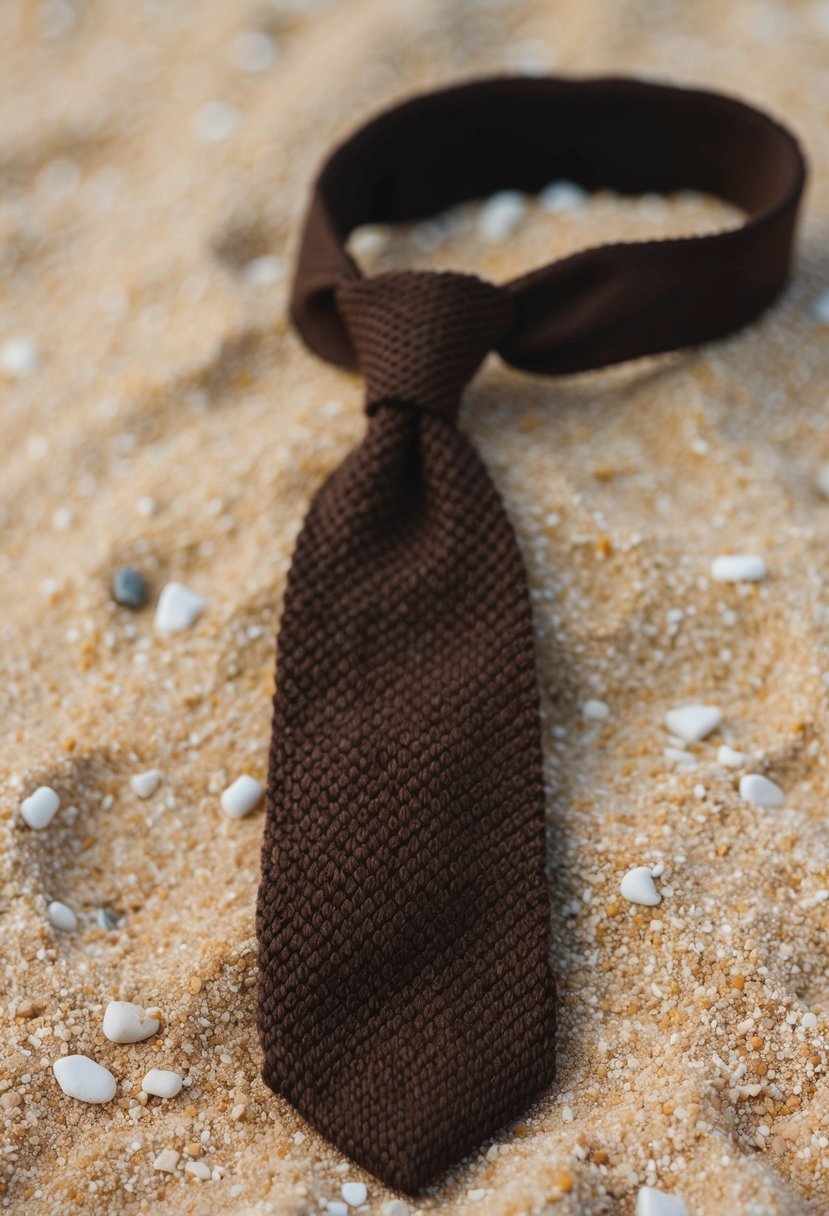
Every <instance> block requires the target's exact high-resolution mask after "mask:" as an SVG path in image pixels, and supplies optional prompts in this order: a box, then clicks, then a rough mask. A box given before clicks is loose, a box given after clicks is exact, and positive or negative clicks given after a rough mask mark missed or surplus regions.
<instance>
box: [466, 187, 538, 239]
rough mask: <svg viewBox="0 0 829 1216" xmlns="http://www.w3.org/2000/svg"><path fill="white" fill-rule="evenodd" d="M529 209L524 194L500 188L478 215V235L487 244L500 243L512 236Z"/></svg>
mask: <svg viewBox="0 0 829 1216" xmlns="http://www.w3.org/2000/svg"><path fill="white" fill-rule="evenodd" d="M526 210H527V203H526V200H525V198H524V195H523V194H520V193H519V192H518V191H517V190H500V191H499V192H498V193H497V194H493V195H492V196H491V198H488V199H487V200H486V202H485V203H484V204H483V206H482V207H481V210H480V214H479V216H478V236H479V237H480V239H481V240H482V241H483V242H484V243H485V244H486V245H500V244H502V243H503V242H504V241H505V240H506V239H507V237H509V236H511V235H512V233H513V232H514V231H515V229H516V228H517V227H518V225H519V224H520V223H521V220H522V219H523V218H524V213H525V212H526Z"/></svg>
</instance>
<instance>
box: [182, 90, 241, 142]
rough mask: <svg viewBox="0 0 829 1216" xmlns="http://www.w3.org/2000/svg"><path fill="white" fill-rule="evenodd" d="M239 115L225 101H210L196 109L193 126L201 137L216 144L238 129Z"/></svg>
mask: <svg viewBox="0 0 829 1216" xmlns="http://www.w3.org/2000/svg"><path fill="white" fill-rule="evenodd" d="M238 122H239V115H238V113H237V112H236V110H234V108H233V106H229V105H228V104H227V103H226V102H224V101H208V102H207V104H206V105H203V106H202V107H201V109H199V110H197V111H196V114H195V116H194V118H193V127H194V128H195V131H196V134H197V135H198V137H199V139H203V140H204V142H205V143H208V144H215V143H220V142H221V140H223V139H227V138H228V137H229V136H230V135H232V134H233V132H234V131H235V130H236V127H237V124H238Z"/></svg>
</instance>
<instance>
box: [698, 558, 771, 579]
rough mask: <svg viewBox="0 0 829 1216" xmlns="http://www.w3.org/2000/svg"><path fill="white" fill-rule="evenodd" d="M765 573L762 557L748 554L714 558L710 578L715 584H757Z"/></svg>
mask: <svg viewBox="0 0 829 1216" xmlns="http://www.w3.org/2000/svg"><path fill="white" fill-rule="evenodd" d="M767 573H768V571H767V569H766V563H765V562H764V561H763V559H762V557H755V556H754V555H753V554H750V553H731V554H728V555H726V556H724V557H715V558H714V560H713V562H712V563H711V577H712V578H713V579H714V581H715V582H717V583H759V582H762V580H763V579H764V578H765V577H766V574H767Z"/></svg>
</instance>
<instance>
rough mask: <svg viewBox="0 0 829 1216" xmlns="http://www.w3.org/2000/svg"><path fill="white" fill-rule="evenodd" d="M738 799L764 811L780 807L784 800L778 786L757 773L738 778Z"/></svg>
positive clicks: (783, 795) (784, 797)
mask: <svg viewBox="0 0 829 1216" xmlns="http://www.w3.org/2000/svg"><path fill="white" fill-rule="evenodd" d="M740 797H741V798H742V800H743V802H750V803H751V805H752V806H759V807H763V808H765V809H770V808H773V807H778V806H782V805H783V803H784V802H785V799H786V796H785V794H784V793H783V791H782V790H781V788H780V786H779V785H777V784H776V783H775V782H774V781H769V779H768V777H762V776H761V775H760V774H759V773H746V775H745V777H741V778H740Z"/></svg>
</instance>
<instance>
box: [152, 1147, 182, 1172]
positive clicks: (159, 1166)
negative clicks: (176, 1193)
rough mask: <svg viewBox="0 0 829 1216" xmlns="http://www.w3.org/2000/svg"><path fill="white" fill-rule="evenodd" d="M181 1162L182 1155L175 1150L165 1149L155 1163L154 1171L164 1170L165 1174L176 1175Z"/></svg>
mask: <svg viewBox="0 0 829 1216" xmlns="http://www.w3.org/2000/svg"><path fill="white" fill-rule="evenodd" d="M180 1160H181V1153H177V1152H176V1150H175V1149H174V1148H165V1149H162V1151H161V1152H160V1153H159V1154H158V1156H157V1157H156V1159H155V1161H154V1162H153V1169H154V1170H163V1171H164V1173H165V1174H174V1173H175V1170H176V1166H177V1165H178V1163H179V1161H180Z"/></svg>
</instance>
